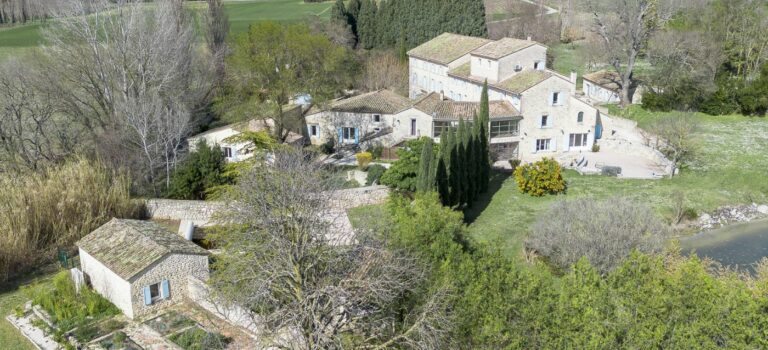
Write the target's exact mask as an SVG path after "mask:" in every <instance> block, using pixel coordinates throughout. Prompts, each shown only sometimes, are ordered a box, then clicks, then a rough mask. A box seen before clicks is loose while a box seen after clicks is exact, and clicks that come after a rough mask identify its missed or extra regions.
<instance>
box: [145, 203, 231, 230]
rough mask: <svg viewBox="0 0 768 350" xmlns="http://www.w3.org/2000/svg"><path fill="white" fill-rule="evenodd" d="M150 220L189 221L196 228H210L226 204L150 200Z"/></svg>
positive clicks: (148, 212) (147, 205) (148, 204)
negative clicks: (212, 218) (212, 221)
mask: <svg viewBox="0 0 768 350" xmlns="http://www.w3.org/2000/svg"><path fill="white" fill-rule="evenodd" d="M145 205H146V208H147V215H148V216H149V218H150V219H164V220H188V221H192V223H194V224H195V226H208V225H210V222H211V217H212V216H213V214H214V213H215V212H216V211H218V210H220V209H221V208H222V207H223V206H224V203H221V202H211V201H190V200H176V199H149V200H147V201H146V203H145Z"/></svg>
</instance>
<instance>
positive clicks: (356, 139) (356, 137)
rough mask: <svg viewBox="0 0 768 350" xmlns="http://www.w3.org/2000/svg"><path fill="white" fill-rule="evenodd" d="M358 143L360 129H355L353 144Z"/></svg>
mask: <svg viewBox="0 0 768 350" xmlns="http://www.w3.org/2000/svg"><path fill="white" fill-rule="evenodd" d="M358 143H360V128H355V144H358Z"/></svg>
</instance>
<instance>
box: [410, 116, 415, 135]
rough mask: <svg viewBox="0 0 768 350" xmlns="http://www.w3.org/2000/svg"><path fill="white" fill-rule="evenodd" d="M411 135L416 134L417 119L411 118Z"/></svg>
mask: <svg viewBox="0 0 768 350" xmlns="http://www.w3.org/2000/svg"><path fill="white" fill-rule="evenodd" d="M411 136H416V119H411Z"/></svg>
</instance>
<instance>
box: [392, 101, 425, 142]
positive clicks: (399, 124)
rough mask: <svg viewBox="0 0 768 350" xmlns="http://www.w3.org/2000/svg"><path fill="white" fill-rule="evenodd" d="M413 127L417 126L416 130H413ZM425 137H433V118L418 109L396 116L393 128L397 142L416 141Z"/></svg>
mask: <svg viewBox="0 0 768 350" xmlns="http://www.w3.org/2000/svg"><path fill="white" fill-rule="evenodd" d="M414 121H415V125H414ZM413 126H415V129H414V130H412V129H413V128H412V127H413ZM413 131H415V133H414V132H413ZM423 136H427V137H432V116H430V115H428V114H426V113H424V112H422V111H420V110H418V109H416V108H409V109H406V110H404V111H402V112H400V113H398V114H397V115H395V118H394V128H393V138H394V139H395V140H404V139H415V138H419V137H423Z"/></svg>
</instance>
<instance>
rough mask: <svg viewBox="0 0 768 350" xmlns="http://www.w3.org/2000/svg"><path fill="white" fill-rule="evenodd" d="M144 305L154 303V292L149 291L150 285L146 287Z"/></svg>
mask: <svg viewBox="0 0 768 350" xmlns="http://www.w3.org/2000/svg"><path fill="white" fill-rule="evenodd" d="M144 305H152V292H150V291H149V286H146V287H144Z"/></svg>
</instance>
